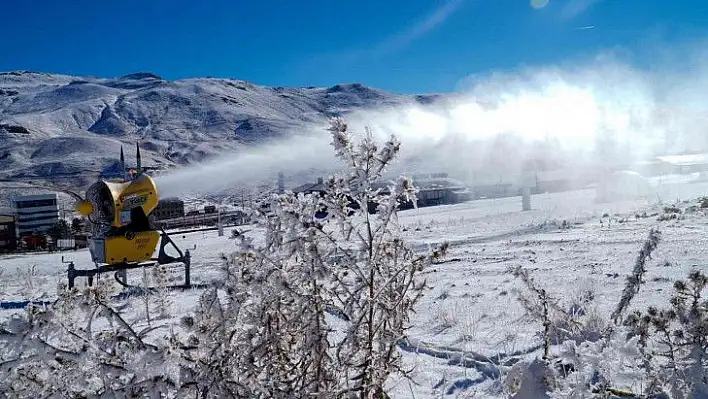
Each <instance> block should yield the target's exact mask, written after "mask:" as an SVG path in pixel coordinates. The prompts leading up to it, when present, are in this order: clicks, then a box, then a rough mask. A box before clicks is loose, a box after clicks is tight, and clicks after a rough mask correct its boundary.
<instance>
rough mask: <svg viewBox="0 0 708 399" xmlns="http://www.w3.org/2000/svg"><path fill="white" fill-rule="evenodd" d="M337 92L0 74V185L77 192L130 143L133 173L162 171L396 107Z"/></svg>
mask: <svg viewBox="0 0 708 399" xmlns="http://www.w3.org/2000/svg"><path fill="white" fill-rule="evenodd" d="M429 99H430V98H429V97H427V96H403V95H397V94H392V93H387V92H384V91H380V90H376V89H372V88H368V87H365V86H362V85H360V84H343V85H336V86H333V87H329V88H316V87H308V88H282V87H265V86H258V85H254V84H251V83H249V82H245V81H240V80H231V79H213V78H203V79H202V78H197V79H185V80H177V81H168V80H164V79H162V78H160V77H159V76H156V75H154V74H151V73H136V74H131V75H127V76H123V77H120V78H116V79H105V78H95V77H77V76H67V75H56V74H46V73H36V72H27V71H13V72H3V73H0V179H12V180H28V179H30V180H55V181H56V180H67V179H66V178H70V179H68V180H71V182H72V183H73V184H79V185H82V184H85V183H86V182H87V181H91V180H93V179H95V177H96V176H97V175H98V174H100V173H106V172H108V171H110V170H115V168H116V166H117V164H116V163H117V156H118V153H119V151H120V147H121V145H123V146H127V148H126V156H127V157H128V160H129V161H130V158H131V157H132V147H133V146H134V144H135V142H136V141H138V142H139V143H140V146H141V149H142V157H143V164H144V165H150V166H152V167H157V168H170V167H174V166H176V165H184V164H189V163H194V162H198V161H200V160H203V159H206V158H209V157H211V156H214V155H217V154H219V153H223V152H225V151H233V150H238V149H241V148H243V147H244V146H249V145H254V144H257V143H262V142H265V141H268V140H273V139H277V138H280V137H283V136H285V135H288V134H291V133H292V132H294V131H297V130H298V129H302V128H305V127H307V126H311V124H312V123H313V122H319V121H322V120H323V118H325V117H327V116H331V115H335V114H342V113H346V112H347V111H350V110H356V109H362V108H369V107H385V106H393V105H398V104H401V103H405V102H412V101H416V102H419V103H425V102H427V101H428V100H429Z"/></svg>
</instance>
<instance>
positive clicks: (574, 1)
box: [561, 0, 602, 20]
mask: <svg viewBox="0 0 708 399" xmlns="http://www.w3.org/2000/svg"><path fill="white" fill-rule="evenodd" d="M601 1H602V0H570V1H569V2H568V3H567V4H566V5H565V6H564V7H563V9H562V10H561V18H563V19H565V20H570V19H573V18H575V17H577V16H578V15H580V14H582V13H584V12H585V11H587V10H589V9H590V8H591V7H592V6H594V5H595V4H597V3H599V2H601Z"/></svg>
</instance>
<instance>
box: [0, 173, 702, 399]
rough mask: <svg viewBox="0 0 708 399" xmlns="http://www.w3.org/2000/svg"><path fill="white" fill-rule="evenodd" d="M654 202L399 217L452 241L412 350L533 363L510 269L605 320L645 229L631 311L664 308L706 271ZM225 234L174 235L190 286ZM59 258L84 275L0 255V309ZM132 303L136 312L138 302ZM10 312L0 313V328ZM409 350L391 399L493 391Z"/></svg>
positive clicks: (85, 261) (214, 272) (532, 335)
mask: <svg viewBox="0 0 708 399" xmlns="http://www.w3.org/2000/svg"><path fill="white" fill-rule="evenodd" d="M661 189H662V190H663V192H662V193H661V195H659V198H661V199H662V200H664V201H666V202H670V203H674V202H675V201H676V200H677V199H678V200H680V201H682V202H680V203H679V207H680V208H682V209H684V210H686V209H687V208H689V207H690V206H693V205H696V201H695V198H697V197H699V196H701V195H702V194H703V193H706V192H708V183H697V184H682V185H674V186H670V187H669V186H664V187H661ZM683 201H689V202H687V203H685V202H683ZM665 205H666V203H665V204H663V205H662V204H658V203H656V199H650V200H642V201H625V202H616V203H604V204H597V203H595V202H594V191H593V190H582V191H573V192H565V193H553V194H540V195H535V196H533V198H532V206H533V210H532V211H529V212H521V199H520V198H518V197H515V198H506V199H498V200H483V201H474V202H468V203H464V204H459V205H453V206H439V207H431V208H422V209H417V210H410V211H404V212H401V213H400V214H399V223H400V224H401V226H402V227H403V228H404V232H405V233H404V234H405V236H406V238H408V239H409V240H410V241H411V242H412V243H414V244H415V245H416V246H418V247H419V248H421V249H422V248H425V247H426V246H427V245H429V244H430V245H433V244H437V243H441V242H444V241H448V242H450V243H451V244H452V246H451V251H450V253H449V254H448V256H447V259H446V261H445V262H442V263H440V264H437V265H435V266H434V267H432V268H430V269H428V270H426V271H425V272H424V273H425V274H426V277H427V279H428V283H429V289H428V292H427V293H426V295H425V297H424V298H423V300H422V301H421V302H420V303H419V304H418V307H417V312H416V314H415V315H414V317H413V320H412V322H413V328H412V329H411V330H410V336H411V338H412V340H411V344H412V345H414V346H415V345H417V344H418V343H423V344H425V346H426V347H428V348H430V347H436V348H438V349H439V350H438V352H437V355H444V354H445V353H448V354H449V353H458V354H459V353H463V354H464V353H466V352H472V351H473V352H476V353H480V354H482V355H484V356H487V357H494V356H495V355H497V354H500V353H501V354H510V353H513V352H517V351H518V352H520V355H519V356H535V355H537V352H534V353H531V354H528V355H526V354H524V352H526V351H527V349H529V348H534V347H536V346H537V345H538V344H539V343H540V340H539V337H538V336H536V331H539V330H541V326H540V325H537V322H535V321H530V320H526V319H524V318H523V316H524V311H523V309H522V307H521V306H520V305H519V303H518V301H517V299H516V298H517V295H516V293H515V290H517V289H518V288H520V285H519V281H517V280H516V279H515V278H514V276H513V275H512V273H511V270H512V269H513V268H515V267H517V266H522V267H525V268H528V269H530V270H532V271H533V275H534V277H535V278H536V280H537V281H538V282H539V283H540V285H542V286H543V287H544V288H546V289H547V290H548V291H549V293H551V295H552V296H555V297H557V298H559V299H567V300H572V299H573V298H577V297H579V296H580V295H581V294H582V293H583V292H584V291H588V290H590V291H591V292H592V293H593V296H594V300H593V302H592V307H593V308H595V309H594V310H597V311H598V312H599V313H600V314H602V315H606V316H607V315H609V313H610V312H611V309H612V308H613V307H614V306H615V304H616V303H617V300H618V298H619V296H620V293H621V290H622V287H623V286H624V277H625V276H626V275H627V274H628V273H629V272H630V270H631V268H632V266H633V264H634V261H635V258H636V257H637V254H638V252H639V248H640V246H641V243H642V242H643V241H644V240H645V239H646V237H647V234H648V232H649V230H650V229H651V228H658V229H659V230H660V231H661V232H662V239H663V240H662V242H661V243H660V245H659V248H658V249H657V250H656V251H655V252H654V254H653V257H652V260H651V261H650V263H649V264H648V274H647V276H646V280H647V284H646V286H643V287H642V290H641V292H640V294H639V296H638V299H637V300H636V301H635V302H634V304H635V306H639V307H645V306H648V305H663V304H664V303H666V299H667V298H668V297H669V295H670V294H671V291H672V283H673V281H674V280H676V279H679V278H683V277H684V276H685V275H686V273H687V271H689V270H690V269H691V268H692V267H696V266H698V267H701V268H705V266H704V263H703V259H705V258H706V256H705V255H706V248H707V247H708V234H706V233H708V215H707V214H706V213H704V212H703V211H701V210H700V209H689V210H688V212H684V213H683V214H682V216H683V217H684V218H683V219H680V220H670V221H658V220H657V215H656V214H661V213H663V207H664V206H665ZM246 229H248V228H246ZM258 233H259V232H258V231H257V230H251V231H250V232H249V233H247V234H251V235H257V234H258ZM229 236H230V229H227V231H226V233H225V235H224V236H223V237H218V236H217V233H216V232H199V233H187V234H175V235H174V236H173V239H174V240H175V241H176V242H177V244H178V245H179V246H180V247H182V248H184V249H192V254H193V267H192V281H193V282H209V281H212V280H215V279H218V278H219V277H220V270H219V267H220V265H221V264H222V259H221V254H222V253H229V252H231V251H233V250H234V249H235V244H234V241H233V240H231V239H229V238H228V237H229ZM195 245H196V249H194V246H195ZM62 256H63V257H64V258H65V260H71V261H74V262H75V264H76V266H77V268H89V267H91V266H92V265H91V262H90V257H89V253H88V251H87V250H81V251H76V252H64V253H54V254H37V255H21V256H18V255H10V256H0V273H2V275H1V277H0V300H2V301H8V300H22V299H25V300H28V299H32V300H35V299H42V298H47V299H48V298H53V297H55V296H56V289H57V284H59V283H60V282H65V281H66V270H65V267H66V265H63V264H62V263H61V257H62ZM175 271H176V272H178V270H175ZM141 276H142V274H141V271H132V272H131V273H130V274H129V281H132V282H134V283H137V282H139V281H140V279H141V278H142V277H141ZM178 276H179V274H178V273H175V277H178ZM104 278H111V279H112V278H113V276H107V277H104ZM81 283H82V284H83V280H82V282H81ZM198 295H199V290H194V291H188V292H172V293H170V297H171V300H172V314H173V315H174V316H175V317H178V316H179V315H181V314H184V313H188V312H190V311H191V310H192V309H193V308H194V306H195V300H196V298H197V297H198ZM133 306H135V307H136V314H137V313H139V311H138V309H139V308H140V305H137V304H136V305H133ZM12 312H13V311H8V310H4V311H0V319H2V318H3V317H7V315H9V314H10V313H12ZM136 317H138V316H137V315H136ZM408 349H409V351H405V352H404V353H405V360H406V363H407V365H410V366H415V368H414V371H413V373H412V376H413V377H414V379H415V382H416V384H413V383H409V382H407V381H404V380H401V381H391V389H392V391H391V393H392V394H393V397H403V398H409V397H416V398H427V397H468V395H469V397H472V396H473V395H474V394H475V392H477V397H488V396H489V395H490V394H491V393H490V392H492V391H490V389H491V387H493V386H494V384H496V383H498V380H497V378H495V377H494V376H485V375H483V374H481V373H480V372H479V371H478V370H477V369H475V368H471V367H465V366H469V365H468V364H464V362H460V361H459V360H457V361H454V360H450V359H446V358H442V357H440V356H438V357H436V356H432V355H433V353H431V352H430V351H427V352H426V353H415V351H414V348H408ZM461 363H463V364H461Z"/></svg>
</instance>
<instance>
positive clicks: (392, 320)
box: [0, 119, 446, 398]
mask: <svg viewBox="0 0 708 399" xmlns="http://www.w3.org/2000/svg"><path fill="white" fill-rule="evenodd" d="M329 131H330V133H331V135H332V139H333V146H334V149H335V152H336V154H337V156H338V157H339V158H340V159H341V160H342V161H343V162H344V164H345V166H346V168H345V170H344V172H343V173H341V174H337V175H335V176H333V177H331V178H330V179H328V181H327V183H326V190H325V193H324V194H323V195H319V194H312V195H295V194H292V193H286V194H282V195H275V196H273V197H271V198H270V199H269V200H268V204H267V205H268V206H264V207H260V206H259V207H258V208H256V209H255V210H254V212H255V213H256V217H257V219H258V223H259V224H260V225H261V227H262V228H263V231H264V232H265V233H264V234H265V237H264V238H265V240H264V243H263V244H260V245H256V244H255V243H254V241H252V240H251V239H249V238H248V237H247V236H245V235H244V234H241V235H238V236H237V237H235V239H236V240H237V242H238V245H239V248H238V250H237V251H236V252H234V253H232V254H230V255H228V256H226V257H225V265H224V277H223V279H222V280H221V281H220V284H219V285H218V287H217V286H214V287H212V288H210V289H208V290H206V291H205V292H204V293H203V294H202V295H201V296H200V298H199V302H198V304H197V308H196V310H195V311H194V312H192V313H190V314H188V315H185V316H183V317H182V318H181V319H180V322H179V324H171V325H168V324H166V323H167V321H165V320H164V319H162V318H157V319H153V318H151V317H150V314H151V312H160V313H164V311H165V309H166V308H167V307H168V306H169V305H170V303H171V301H170V300H169V298H167V297H165V298H163V299H162V300H159V301H157V302H154V303H153V302H150V301H149V300H147V299H146V300H145V303H144V306H143V308H144V309H145V316H147V317H146V318H147V320H148V324H147V325H145V323H144V322H142V321H131V320H130V319H129V318H127V317H126V315H125V314H124V313H123V311H124V310H125V309H124V307H119V306H116V305H115V304H114V303H113V302H112V301H111V300H110V298H109V296H108V287H107V286H106V285H105V284H103V283H101V284H99V285H97V286H96V287H94V288H89V289H86V290H84V291H80V290H76V289H74V290H71V291H68V290H66V289H63V290H62V292H61V297H60V299H59V300H58V301H57V303H55V304H54V305H53V306H52V307H51V308H49V309H38V308H29V309H28V310H27V312H26V314H24V315H19V316H18V317H16V318H14V319H12V320H11V321H10V322H8V323H5V324H4V325H3V326H2V329H0V366H1V368H0V392H4V393H5V395H7V396H11V397H15V396H20V397H47V396H48V397H52V396H56V397H58V396H70V397H87V396H88V397H90V396H110V397H143V396H149V397H160V396H166V397H200V398H223V397H237V398H244V397H247V398H301V397H302V398H305V397H307V398H310V397H360V398H381V397H385V396H386V394H385V383H386V380H387V379H388V378H389V376H391V375H392V374H394V373H397V372H400V373H404V371H403V370H401V355H400V353H399V348H398V344H399V342H401V341H403V340H404V339H405V337H406V330H407V328H408V324H409V317H410V315H411V312H412V310H413V307H414V305H415V304H416V302H417V301H418V299H419V298H420V297H421V295H422V290H423V288H424V283H425V282H424V281H423V280H422V279H421V278H419V275H420V272H421V271H422V270H424V268H425V267H426V266H428V265H429V264H430V263H431V262H432V261H433V260H435V259H437V258H439V257H441V256H442V255H443V254H444V253H445V250H446V246H443V247H441V248H439V249H437V250H435V251H433V252H432V253H430V254H417V253H415V252H414V251H413V250H412V248H411V246H409V245H408V244H407V243H406V242H404V241H403V239H402V238H401V236H400V235H399V229H398V227H397V224H396V209H397V208H398V206H399V204H401V203H409V202H412V203H415V202H416V200H415V193H416V189H415V188H414V187H413V185H412V184H411V181H410V180H409V179H406V178H399V179H398V180H396V181H395V182H392V183H391V184H390V186H389V187H388V190H386V191H385V192H382V191H381V190H378V189H375V188H374V182H377V181H380V180H381V178H382V174H383V173H384V171H385V169H386V167H387V166H388V165H389V164H390V163H391V162H393V160H394V159H395V157H396V155H397V153H398V151H399V147H400V144H399V142H398V141H397V140H396V139H395V138H393V137H392V138H391V139H390V140H388V141H387V142H386V143H385V144H383V145H382V146H379V145H378V144H377V143H375V142H374V140H373V137H372V135H371V134H370V132H368V131H367V134H366V135H365V137H364V138H363V139H362V140H361V141H358V142H356V141H355V140H354V136H353V135H352V134H351V133H350V132H349V131H348V129H347V125H346V124H345V123H344V122H343V121H342V120H340V119H334V120H333V121H332V123H331V127H330V129H329ZM371 204H374V205H375V208H376V209H375V210H376V212H375V213H371V212H369V211H368V210H369V209H371V208H370V205H371ZM323 210H326V214H327V216H326V218H325V219H324V220H323V219H321V218H318V217H316V215H321V214H322V211H323ZM167 274H168V273H167V269H166V268H162V269H160V268H158V269H156V270H155V271H154V274H153V276H152V277H153V278H152V280H154V281H156V282H158V283H164V282H165V281H166V279H168V276H167ZM144 277H145V279H146V281H147V280H148V278H147V277H148V275H147V274H145V275H144ZM162 291H164V290H160V289H158V290H157V292H158V293H160V292H162ZM148 293H149V292H147V291H146V292H143V294H146V295H147V294H148ZM134 305H135V306H136V307H140V306H141V302H140V301H136V303H135V304H134ZM133 313H134V314H135V313H140V311H136V310H135V309H133ZM158 321H161V322H162V324H161V323H158ZM138 326H141V327H138ZM67 386H68V387H69V388H66V387H67Z"/></svg>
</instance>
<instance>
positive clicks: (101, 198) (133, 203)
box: [76, 174, 160, 264]
mask: <svg viewBox="0 0 708 399" xmlns="http://www.w3.org/2000/svg"><path fill="white" fill-rule="evenodd" d="M158 201H159V197H158V192H157V188H156V187H155V182H154V181H153V179H152V178H151V177H150V176H147V175H145V174H139V175H137V176H136V177H134V179H133V180H130V181H126V182H110V181H99V182H96V183H94V184H93V185H92V186H91V187H89V188H88V190H86V200H85V201H83V202H81V203H79V204H78V205H77V207H76V208H77V210H78V211H79V212H80V213H81V214H83V215H84V216H87V217H88V219H89V222H90V224H91V238H90V240H89V250H90V252H91V257H92V259H93V261H94V262H95V263H104V264H119V263H132V262H142V261H149V260H150V259H151V257H152V254H153V252H155V248H156V247H157V244H158V243H159V240H160V234H159V233H158V232H157V231H155V230H154V229H152V227H151V226H150V222H149V220H148V215H149V214H150V212H152V211H153V210H154V209H155V208H156V207H157V204H158Z"/></svg>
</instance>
